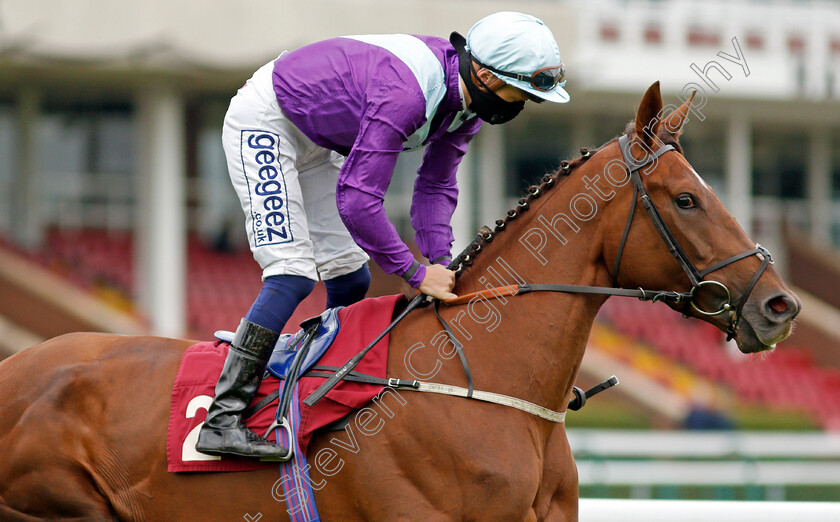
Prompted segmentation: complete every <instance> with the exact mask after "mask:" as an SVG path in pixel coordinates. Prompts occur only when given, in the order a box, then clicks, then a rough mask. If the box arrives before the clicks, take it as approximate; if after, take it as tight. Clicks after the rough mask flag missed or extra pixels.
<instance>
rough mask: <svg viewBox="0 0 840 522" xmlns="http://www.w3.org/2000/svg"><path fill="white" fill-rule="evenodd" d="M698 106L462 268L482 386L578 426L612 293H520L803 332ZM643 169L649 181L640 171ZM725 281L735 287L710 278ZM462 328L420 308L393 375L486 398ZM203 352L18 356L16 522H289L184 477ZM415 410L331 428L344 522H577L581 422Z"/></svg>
mask: <svg viewBox="0 0 840 522" xmlns="http://www.w3.org/2000/svg"><path fill="white" fill-rule="evenodd" d="M690 103H691V100H688V101H687V102H685V103H684V104H683V105H682V106H681V107H679V108H676V109H675V110H674V111H673V112H671V113H670V114H669V115H668V116H667V117H664V118H663V117H662V114H661V113H662V112H663V111H662V98H661V96H660V92H659V85H658V83H656V84H654V85H653V86H651V88H650V89H648V91H647V93H646V94H645V96H644V98H643V100H642V102H641V105H640V108H639V111H638V113H637V116H636V119H635V122H634V123H631V125H630V126H628V129H627V135H626V136H627V138H629V141H627V138H624V141H622V140H612V141H610V142H608V143H607V144H605V145H604V146H602V147H601V148H600V149H598V150H597V151H592V152H586V153H584V157H582V158H579V159H576V160H574V161H573V162H572V163H571V164H568V163H565V162H564V163H563V166H562V168H561V169H559V170H558V171H557V172H555V173H553V174H551V175H549V176H546V177H545V178H543V182H542V184H541V185H540V186H538V187H531V189H530V190H529V195H528V196H527V197H526V198H523V200H522V201H521V202H520V205H519V206H518V207H517V209H515V210H512V211H510V212H509V213H508V217H507V218H505V219H504V220H500V221H499V222H498V226H497V228H496V230H495V231H490V230H489V229H485V230H484V232H483V233H482V234H480V236H479V239H477V240H476V241H475V242H474V243H473V244H472V245H471V246H470V247H469V248H468V249H467V250H466V251H465V253H463V254H462V255H461V256H460V257H459V258H458V260H456V265H457V264H460V271H459V272H460V273H459V278H458V282H457V285H456V287H455V292H456V293H457V294H459V295H469V294H472V293H476V294H475V295H476V297H475V298H472V299H470V301H469V302H468V303H466V304H457V303H451V306H441V307H440V308H439V312H440V315H441V317H442V318H443V320H445V321H446V323H447V324H448V325H449V326H450V328H451V331H452V332H453V333H454V335H455V337H457V338H458V340H460V342H461V343H462V344H463V355H464V357H465V358H466V359H467V360H468V361H469V369H470V372H471V375H472V378H473V381H474V385H475V389H476V390H482V391H488V392H495V393H499V394H505V395H509V396H513V397H517V398H520V399H523V400H526V401H529V402H531V403H534V404H537V405H540V406H543V407H545V408H548V409H551V410H554V411H560V412H562V411H563V410H564V409H565V406H566V404H568V401H569V398H570V396H571V394H570V392H571V390H572V386H573V384H574V382H575V378H576V376H577V373H578V369H579V367H580V364H581V359H582V358H583V355H584V349H585V347H586V342H587V338H588V336H589V332H590V329H591V327H592V323H593V320H594V318H595V315H596V313H597V312H598V309H599V307H600V306H601V305H602V304H603V303H604V301H605V300H606V299H607V298H608V295H607V294H599V293H591V292H590V293H577V292H576V291H575V290H574V289H571V290H570V289H568V288H567V289H566V290H565V291H564V292H557V291H551V292H550V291H545V292H543V291H533V292H528V293H525V292H524V291H523V292H520V293H519V294H518V295H511V294H513V293H516V292H515V291H514V292H510V291H508V292H504V291H502V290H501V289H500V288H501V287H503V286H508V285H510V284H512V283H515V282H519V283H531V284H535V285H546V287H545V288H543V289H549V286H550V285H555V286H554V288H555V290H556V289H557V288H559V287H557V285H581V286H585V287H589V288H590V289H591V288H596V289H595V290H594V292H597V291H598V289H599V288H611V287H613V286H620V287H622V288H625V289H638V288H642V289H643V290H628V291H627V293H628V294H632V293H633V292H646V293H645V296H646V297H653V296H654V295H655V296H656V297H657V298H661V299H663V300H665V301H666V302H668V304H669V305H670V306H671V307H672V308H674V309H675V310H676V311H677V312H680V313H684V314H686V315H690V316H694V317H697V318H699V319H701V320H704V321H707V322H709V323H711V324H713V325H715V326H717V327H719V328H720V329H721V330H723V331H728V332H729V333H730V334H732V335H733V336H734V338H735V339H736V341H737V343H738V346H739V347H740V349H741V350H742V351H743V352H758V351H762V350H767V349H769V348H771V347H772V345H774V344H775V343H777V342H779V341H781V340H782V339H784V338H785V337H787V335H788V334H789V333H790V329H791V323H792V320H793V318H794V317H795V316H796V314H797V313H798V311H799V308H800V304H799V300H798V298H797V297H796V296H795V295H794V294H793V293H792V292H791V291H790V290H789V289H788V288H787V287H786V286H785V284H784V282H783V281H782V280H781V278H780V277H779V275H778V274H777V272H776V271H775V269H774V268H773V266H772V264H768V263H769V261H770V259H769V254H767V252H766V251H764V250H756V249H754V246H755V245H754V244H753V243H752V242H751V241H750V240H749V238H747V236H746V235H745V234H744V232H743V231H742V230H741V228H740V227H739V226H738V224H737V223H736V221H735V220H734V219H733V218H732V217H731V216H730V215H729V214H728V213H727V212H726V210H724V208H723V206H722V205H721V203H720V201H719V200H718V199H717V197H715V195H714V193H713V192H712V190H711V189H710V188H709V186H708V185H707V184H706V183H705V182H704V181H703V180H702V179H701V178H700V176H698V174H697V173H696V172H695V171H694V170H693V169H692V168H691V165H689V163H688V162H687V161H686V159H685V158H684V157H683V155H682V150H681V148H680V146H679V142H678V136H679V134H680V132H681V129H682V126H683V123H684V122H685V121H686V120H687V116H688V114H689V107H690ZM622 147H624V148H622ZM646 151H650V152H653V153H654V154H649V153H648V152H646ZM645 157H647V159H645ZM636 161H638V162H639V164H643V165H642V168H640V169H638V170H635V171H634V172H635V175H636V177H637V178H638V179H639V180H640V181H639V182H638V183H641V186H639V185H637V184H636V181H634V182H633V183H630V182H629V180H630V179H631V175H630V171H633V170H634V169H632V168H629V169H628V168H626V167H625V164H627V163H631V164H632V163H635V162H636ZM646 161H647V162H646ZM645 162H646V163H645ZM637 203H638V204H637ZM651 204H652V205H651ZM656 216H659V220H660V221H659V224H658V225H657V224H655V223H656ZM628 218H629V219H628ZM666 245H667V247H666ZM669 250H670V252H669ZM741 254H743V255H741ZM689 265H690V266H689ZM694 267H700V268H702V270H698V269H696V268H694ZM692 269H693V273H692ZM687 274H689V275H688V276H687ZM692 274H693V275H692ZM710 275H711V276H713V278H714V280H715V281H717V283H711V284H698V283H700V282H701V281H708V280H710V279H711V278H710V277H708V276H710ZM488 288H491V289H492V290H488ZM521 288H522V289H524V288H525V287H521ZM538 289H539V288H532V290H538ZM646 289H657V290H664V291H669V292H668V293H658V294H653V293H650V292H649V291H648V290H646ZM693 289H694V290H696V292H695V291H694V290H693ZM581 291H585V290H583V289H582V290H581ZM480 292H483V293H480ZM730 292H731V295H730V296H727V295H726V294H727V293H730ZM442 332H443V329H442V326H441V323H440V322H439V320H438V318H437V317H436V315H435V310H434V308H433V307H426V308H420V309H417V310H415V311H413V312H411V313H410V314H409V315H408V316H407V317H406V318H405V319H404V320H403V321H402V322H400V323H399V324H398V325H397V326H396V327H395V328H394V330H393V331H392V332H391V344H390V354H389V359H388V374H389V376H391V377H399V378H405V379H408V378H413V379H420V380H423V381H429V380H432V379H434V381H435V382H439V383H446V384H451V385H456V386H461V387H466V386H468V384H469V383H468V379H467V377H466V374H465V372H464V368H463V367H462V364H461V362H460V358H459V357H454V355H455V350H453V344H450V341H449V340H448V337H447V335H446V334H444V333H442ZM190 344H191V342H190V341H186V340H175V339H162V338H155V337H122V336H115V335H103V334H92V333H78V334H70V335H64V336H61V337H58V338H55V339H52V340H49V341H46V342H44V343H43V344H40V345H38V346H35V347H32V348H29V349H26V350H23V351H22V352H20V353H18V354H17V355H15V356H13V357H11V358H9V359H8V360H6V361H3V363H2V364H0V452H2V458H0V519H2V520H41V519H49V520H59V519H60V520H65V519H85V520H111V519H114V518H116V519H120V520H242V519H243V518H244V519H246V520H256V519H258V518H260V516H259V515H262V516H265V517H266V520H283V519H284V517H286V516H287V514H286V513H285V505H284V504H283V503H282V502H280V501H278V500H276V498H275V497H276V496H277V495H276V493H277V492H276V490H275V483H276V481H277V480H278V478H279V473H278V471H277V470H276V469H273V468H272V469H266V470H262V471H253V472H247V473H185V474H174V473H167V471H166V467H167V463H166V456H165V447H166V436H167V422H168V415H169V405H170V390H171V387H172V382H173V379H174V376H175V372H176V368H177V367H178V363H179V360H180V359H181V356H182V354H183V352H184V351H185V350H186V349H187V347H188V346H189V345H190ZM360 348H361V347H360ZM398 397H400V398H402V400H403V401H400V402H392V403H391V404H390V405H389V408H390V409H391V410H393V411H392V413H393V416H391V417H389V418H385V417H384V416H383V417H382V419H383V420H384V421H385V422H384V426H382V429H381V431H379V432H378V433H376V434H375V435H370V436H361V435H359V432H358V430H357V431H356V437H355V440H354V441H350V440H349V438H348V436H349V434H347V433H345V434H335V433H323V434H316V436H315V438H314V439H313V441H312V443H311V444H310V449H309V451H308V453H309V456H310V459H309V460H310V463H311V464H312V465H313V467H312V469H311V470H310V471H311V474H312V482H313V484H315V485H317V488H316V489H317V491H316V500H317V506H318V509H319V511H320V513H321V516H322V518H323V519H324V520H576V519H577V502H578V485H577V472H576V467H575V463H574V461H573V458H572V452H571V450H570V448H569V444H568V441H567V438H566V432H565V427H564V424H563V423H562V422H551V421H549V420H545V419H543V418H540V417H537V416H535V415H532V414H529V413H526V412H524V411H520V410H518V409H514V408H511V407H506V406H502V405H498V404H491V403H487V402H481V401H477V400H470V399H465V398H458V397H451V396H446V395H436V394H431V393H414V392H399V395H398ZM333 438H342V440H344V441H345V445H344V446H343V447H342V448H341V449H338V447H337V446H335V445H334V444H333V445H332V446H330V444H331V442H330V441H331V439H333ZM328 447H332V448H333V449H334V450H333V451H332V452H331V453H330V452H325V453H320V452H321V450H323V449H324V448H328ZM319 455H320V456H319ZM322 457H323V458H322ZM327 457H329V458H327Z"/></svg>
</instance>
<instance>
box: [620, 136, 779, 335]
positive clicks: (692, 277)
mask: <svg viewBox="0 0 840 522" xmlns="http://www.w3.org/2000/svg"><path fill="white" fill-rule="evenodd" d="M618 146H619V148H620V149H621V155H622V159H623V160H624V164H625V165H626V166H627V170H628V175H629V176H630V180H631V181H632V182H633V190H634V196H633V204H632V206H631V207H630V215H629V216H628V218H627V225H626V226H625V227H624V234H623V235H622V237H621V243H620V244H619V247H618V253H617V255H616V258H615V264H614V265H613V286H617V285H618V271H619V268H620V265H621V257H622V254H623V253H624V246H625V245H626V243H627V236H628V235H629V234H630V226H631V225H632V223H633V216H634V215H635V213H636V202H637V201H638V200H641V201H642V205H643V206H644V207H645V211H646V212H647V215H648V217H649V218H650V221H651V223H652V224H653V227H654V228H655V229H656V231H657V232H658V233H659V237H661V238H662V241H663V242H664V243H665V246H666V247H667V248H668V252H670V253H671V255H672V256H674V259H676V260H677V262H678V263H679V264H680V266H681V267H682V269H683V271H684V272H685V274H686V275H687V276H688V280H689V281H690V282H691V290H690V291H689V292H688V298H687V299H686V300H687V301H688V302H689V303H690V305H691V307H692V308H693V309H694V311H695V312H697V313H698V314H700V315H704V316H709V317H711V316H716V315H720V314H723V313H729V326H728V328H727V330H726V334H727V341H728V340H731V339H732V338H733V337H734V336H735V332H736V331H737V327H738V321H739V320H740V318H741V310H742V309H743V308H744V305H745V304H746V302H747V300H748V299H749V297H750V294H751V293H752V291H753V288H755V285H756V283H757V282H758V279H759V278H760V277H761V275H762V274H763V273H764V270H765V269H766V268H767V265H769V264H770V263H772V262H773V258H772V256H771V255H770V252H769V251H768V250H767V249H766V248H764V247H763V246H761V245H759V244H756V246H755V248H753V249H752V250H747V251H745V252H741V253H740V254H737V255H734V256H732V257H729V258H727V259H724V260H723V261H721V262H719V263H715V264H714V265H712V266H710V267H708V268H706V269H704V270H698V269H697V267H696V266H695V265H694V263H693V262H692V261H691V259H690V258H689V257H688V254H686V253H685V250H684V249H683V248H682V246H680V244H679V242H678V241H677V239H676V238H675V237H674V234H673V233H672V232H671V229H669V228H668V225H667V224H666V223H665V221H664V220H663V219H662V215H661V214H660V213H659V210H658V209H657V208H656V205H655V204H654V203H653V200H652V199H651V197H650V194H648V191H647V189H646V188H645V185H644V183H642V178H641V176H640V175H639V171H640V170H641V169H642V168H643V167H645V166H647V165H648V164H650V163H651V162H654V161H656V160H657V159H658V158H659V157H660V156H662V155H663V154H665V153H666V152H668V151H671V150H676V149H675V148H674V146H673V145H670V144H668V145H662V146H661V147H659V148H658V149H656V150H655V151H654V152H653V153H652V154H648V155H646V157H645V158H644V159H642V160H640V161H637V160H636V159H635V158H633V156H632V154H630V138H629V136H628V135H627V134H625V135H623V136H621V137H620V138H618ZM752 255H756V256H758V258H759V259H761V266H759V267H758V270H756V272H755V274H753V277H752V279H751V280H750V282H749V284H748V285H747V288H746V290H745V291H744V293H743V294H742V295H741V297H740V298H739V299H738V301H737V302H736V303H733V302H732V293H731V292H730V291H729V288H727V287H726V285H724V284H723V283H721V282H720V281H715V280H714V279H705V277H706V276H707V275H709V274H711V273H712V272H715V271H717V270H720V269H721V268H724V267H726V266H729V265H731V264H732V263H735V262H737V261H740V260H741V259H746V258H748V257H750V256H752ZM706 285H710V286H716V287H718V288H720V289H722V290H723V291H724V292H725V294H726V302H725V303H724V304H723V305H721V307H720V309H718V310H716V311H711V312H709V311H706V310H703V309H702V308H700V307H699V306H697V303H696V301H695V299H694V297H695V294H696V292H697V291H698V290H700V289H701V288H703V287H704V286H706Z"/></svg>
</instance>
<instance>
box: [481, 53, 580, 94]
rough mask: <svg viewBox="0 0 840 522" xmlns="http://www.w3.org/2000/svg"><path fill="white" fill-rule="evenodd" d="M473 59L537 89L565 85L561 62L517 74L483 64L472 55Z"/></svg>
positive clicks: (496, 71) (546, 89)
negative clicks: (528, 73)
mask: <svg viewBox="0 0 840 522" xmlns="http://www.w3.org/2000/svg"><path fill="white" fill-rule="evenodd" d="M473 61H475V63H477V64H478V65H480V66H481V67H484V68H485V69H488V70H490V71H493V72H494V73H496V74H501V75H502V76H507V77H508V78H513V79H514V80H519V81H520V82H528V83H530V84H531V86H532V87H533V88H534V89H537V90H539V91H544V92H548V91H550V90H552V89H554V88H555V87H557V86H558V85H559V86H560V87H562V86H564V85H566V80H565V76H566V66H565V65H563V64H562V63H561V64H560V65H555V66H552V67H543V68H542V69H539V70H538V71H535V72H534V73H533V74H532V75H531V76H527V75H525V74H518V73H509V72H507V71H500V70H499V69H496V68H495V67H490V66H489V65H485V64H483V63H481V62H479V61H478V60H476V59H475V57H473Z"/></svg>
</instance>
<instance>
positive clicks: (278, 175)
mask: <svg viewBox="0 0 840 522" xmlns="http://www.w3.org/2000/svg"><path fill="white" fill-rule="evenodd" d="M242 166H243V170H244V171H245V179H246V182H247V183H248V192H249V193H250V194H249V195H250V197H251V225H252V227H253V241H254V245H255V246H258V247H259V246H264V245H277V244H280V243H289V242H291V241H292V240H293V238H292V229H291V227H290V222H289V207H288V204H287V203H288V198H287V194H286V179H285V178H284V177H283V169H282V167H281V166H280V161H279V160H278V158H277V134H274V133H271V132H265V131H242Z"/></svg>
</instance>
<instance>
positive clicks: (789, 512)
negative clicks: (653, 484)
mask: <svg viewBox="0 0 840 522" xmlns="http://www.w3.org/2000/svg"><path fill="white" fill-rule="evenodd" d="M838 519H840V503H836V502H737V501H708V500H615V499H596V498H587V499H581V500H580V521H581V522H616V521H619V520H620V521H622V522H635V521H639V522H673V521H675V520H679V521H680V522H709V521H710V520H713V521H714V522H744V521H746V520H760V521H761V522H791V521H793V520H807V521H808V522H824V521H825V522H827V521H836V520H838Z"/></svg>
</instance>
